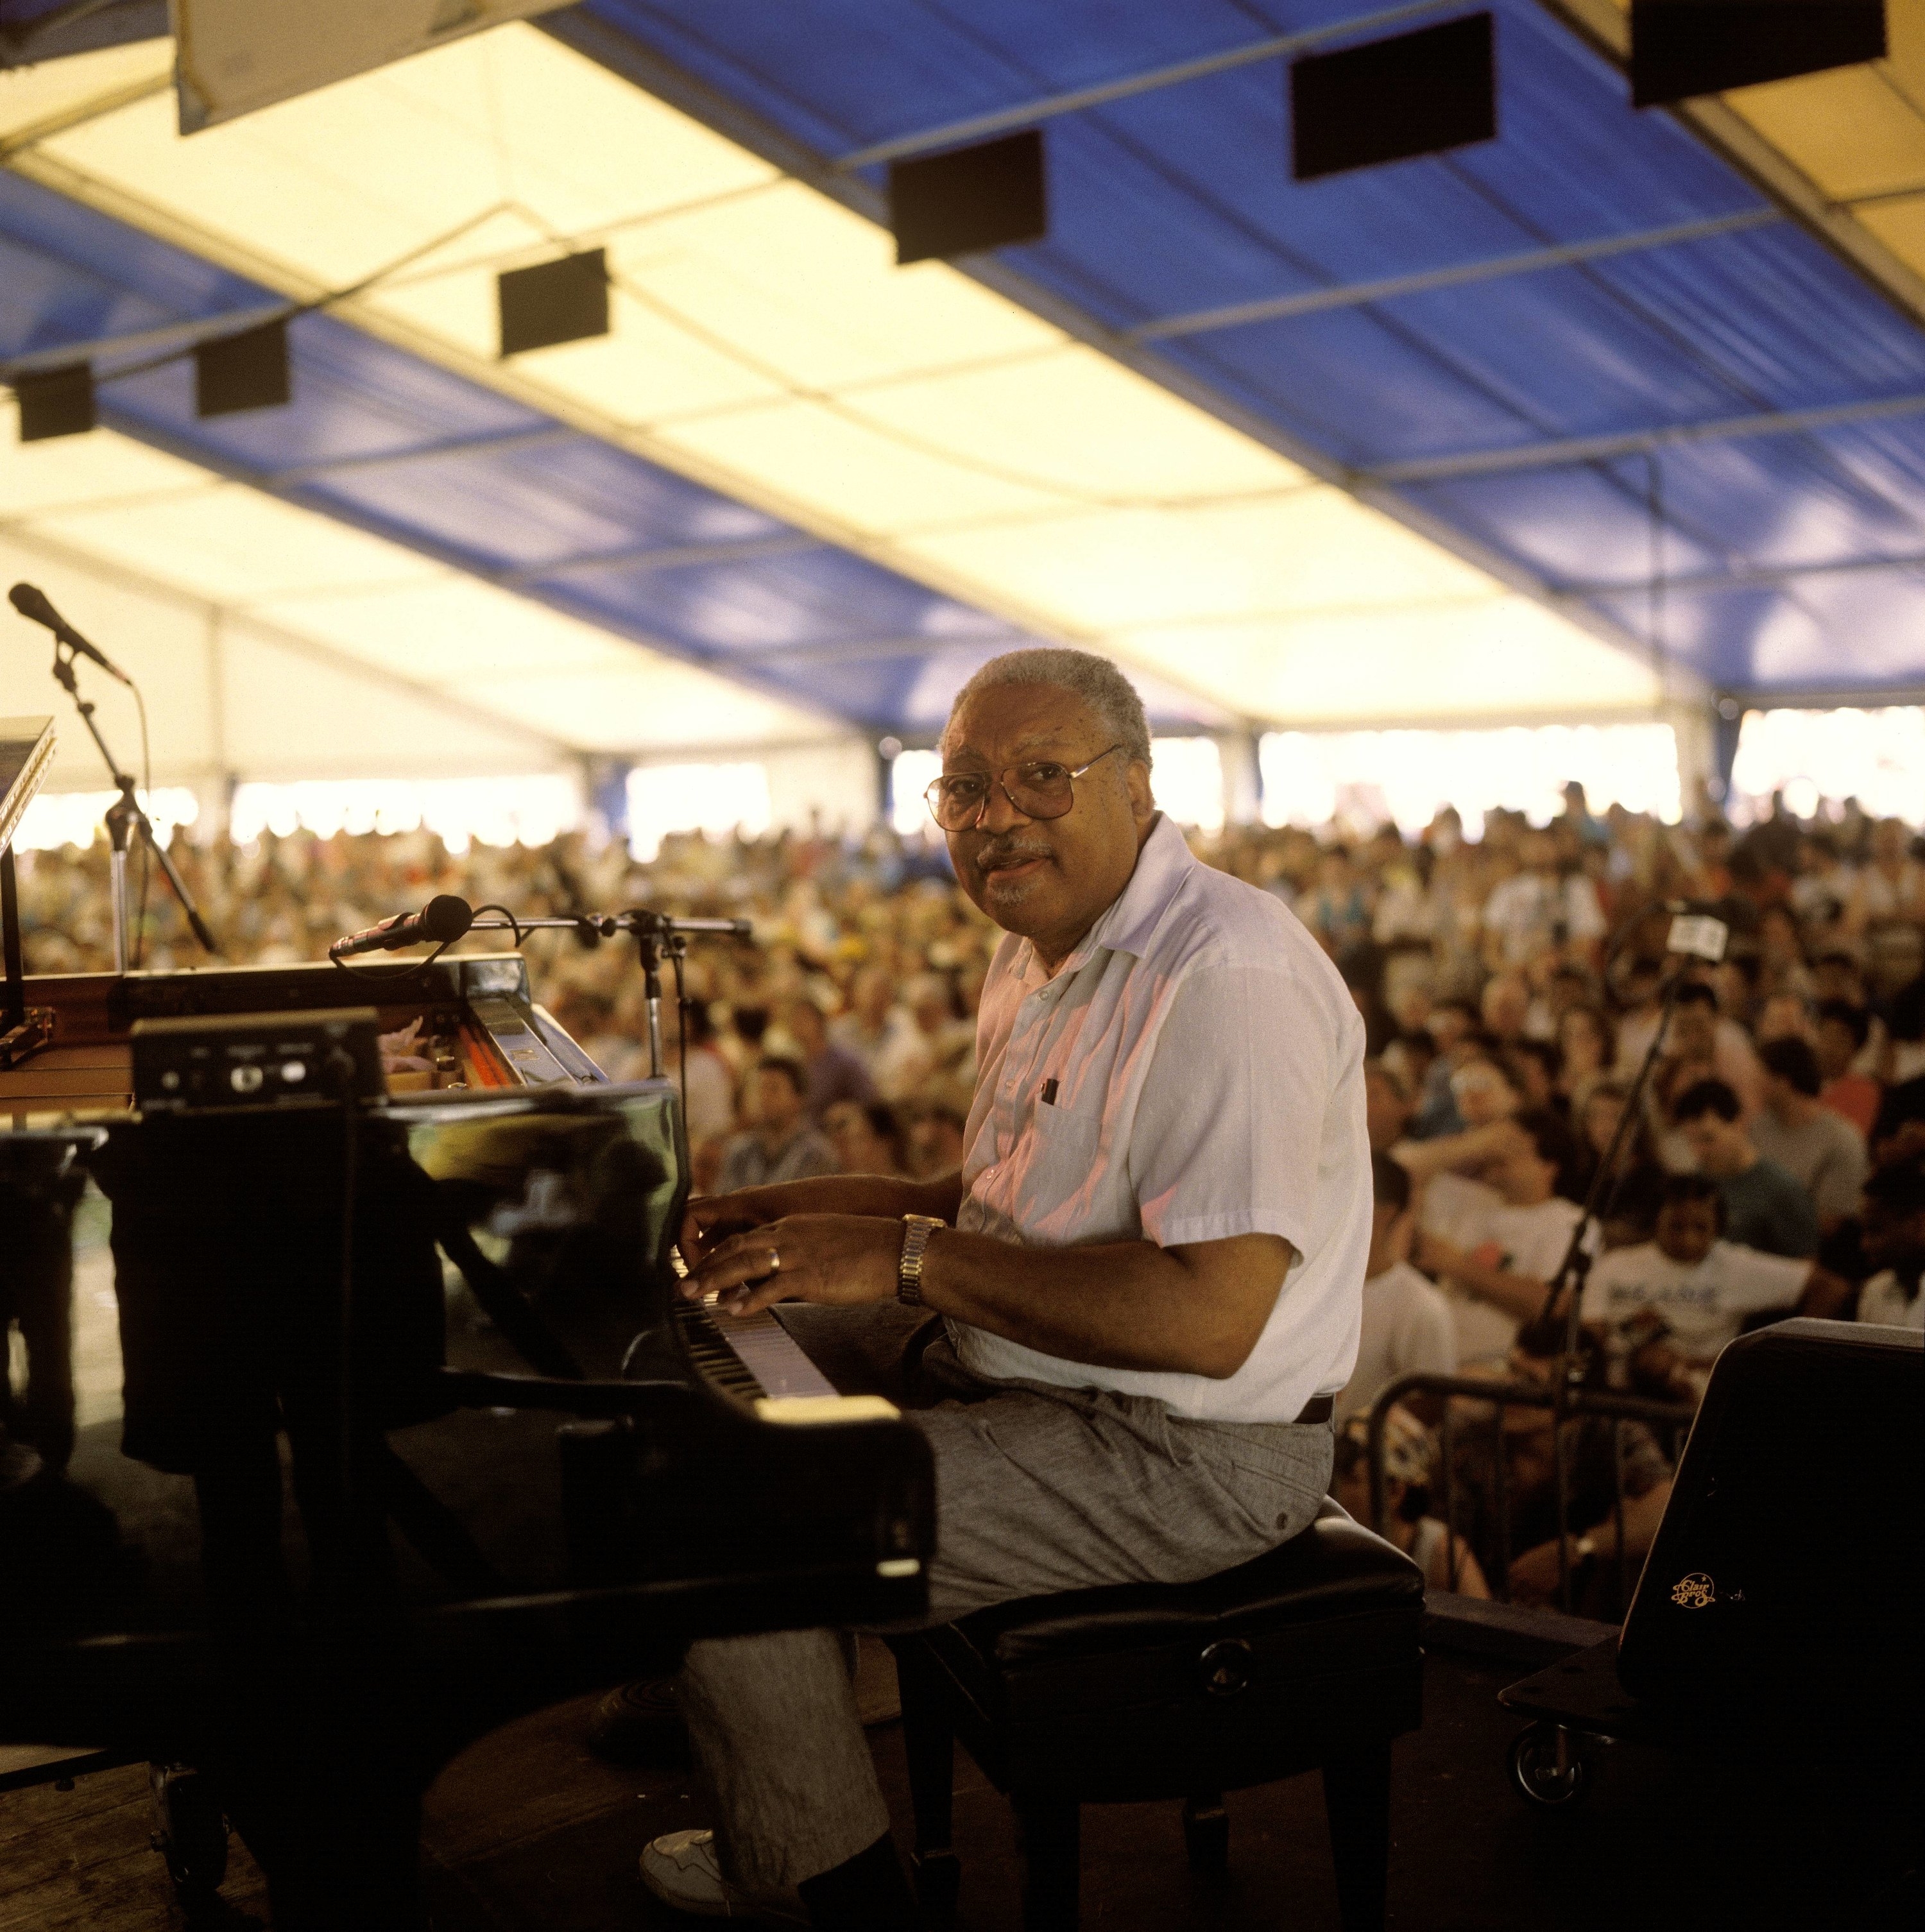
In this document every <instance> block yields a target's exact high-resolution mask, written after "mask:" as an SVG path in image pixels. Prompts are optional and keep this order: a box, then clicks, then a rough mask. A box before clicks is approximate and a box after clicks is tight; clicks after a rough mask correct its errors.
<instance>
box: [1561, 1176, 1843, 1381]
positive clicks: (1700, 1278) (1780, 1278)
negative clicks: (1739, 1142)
mask: <svg viewBox="0 0 1925 1932" xmlns="http://www.w3.org/2000/svg"><path fill="white" fill-rule="evenodd" d="M1724 1225H1725V1203H1724V1195H1723V1190H1721V1189H1720V1187H1719V1186H1718V1184H1717V1181H1714V1180H1713V1179H1712V1178H1711V1177H1710V1176H1709V1175H1702V1174H1675V1175H1672V1177H1671V1178H1670V1179H1669V1181H1666V1183H1665V1186H1664V1193H1663V1196H1662V1197H1661V1199H1660V1202H1659V1206H1658V1214H1657V1238H1656V1239H1655V1240H1654V1241H1645V1242H1642V1243H1640V1244H1639V1245H1638V1246H1637V1247H1634V1248H1613V1249H1612V1250H1611V1252H1610V1253H1609V1254H1606V1255H1603V1256H1600V1257H1599V1258H1598V1259H1597V1261H1596V1262H1594V1263H1593V1264H1592V1266H1591V1277H1590V1279H1589V1280H1588V1281H1587V1282H1586V1283H1585V1289H1584V1319H1585V1322H1587V1323H1588V1324H1590V1325H1593V1326H1594V1327H1595V1328H1597V1329H1598V1330H1599V1331H1600V1332H1601V1334H1602V1335H1603V1339H1604V1341H1605V1346H1606V1354H1607V1356H1609V1357H1611V1358H1614V1359H1616V1358H1627V1357H1628V1356H1629V1355H1630V1354H1631V1353H1632V1352H1635V1351H1636V1350H1639V1349H1646V1348H1655V1347H1657V1346H1659V1345H1660V1344H1662V1345H1663V1346H1666V1349H1667V1350H1668V1352H1669V1354H1670V1355H1673V1356H1675V1357H1676V1358H1678V1360H1679V1361H1680V1362H1681V1364H1682V1365H1683V1367H1684V1375H1685V1379H1686V1382H1687V1387H1688V1388H1689V1389H1690V1391H1693V1392H1695V1393H1696V1394H1702V1393H1703V1390H1704V1383H1705V1376H1706V1374H1707V1373H1708V1371H1709V1370H1710V1367H1711V1363H1712V1362H1713V1361H1714V1359H1715V1358H1716V1357H1717V1354H1718V1352H1719V1350H1720V1349H1722V1348H1723V1347H1724V1346H1725V1344H1726V1343H1727V1342H1729V1341H1731V1340H1732V1339H1733V1338H1734V1337H1735V1336H1736V1335H1737V1334H1738V1331H1739V1330H1740V1329H1741V1328H1742V1327H1743V1325H1744V1319H1745V1317H1746V1316H1748V1315H1756V1314H1759V1313H1763V1312H1765V1311H1766V1310H1771V1309H1782V1310H1785V1311H1786V1312H1787V1313H1789V1312H1790V1310H1792V1309H1793V1308H1795V1307H1797V1306H1798V1304H1799V1302H1800V1301H1801V1300H1802V1299H1803V1298H1804V1295H1805V1292H1806V1291H1807V1289H1809V1288H1810V1286H1812V1280H1813V1276H1814V1275H1815V1274H1819V1273H1821V1272H1822V1271H1819V1269H1818V1268H1816V1265H1814V1264H1813V1263H1812V1262H1809V1261H1801V1260H1796V1259H1790V1258H1788V1257H1787V1256H1783V1255H1768V1254H1763V1253H1760V1252H1759V1250H1757V1249H1756V1248H1747V1247H1742V1246H1741V1245H1740V1244H1738V1243H1737V1242H1735V1241H1725V1240H1723V1238H1722V1236H1723V1231H1724ZM1652 1318H1655V1319H1652ZM1634 1370H1636V1364H1634V1363H1633V1362H1631V1361H1629V1360H1628V1359H1627V1360H1626V1361H1624V1363H1623V1365H1622V1372H1621V1373H1617V1374H1615V1375H1614V1376H1613V1379H1614V1381H1617V1382H1627V1381H1629V1380H1632V1379H1634ZM1650 1392H1651V1393H1654V1394H1655V1393H1657V1391H1650ZM1679 1393H1681V1394H1682V1393H1684V1391H1679Z"/></svg>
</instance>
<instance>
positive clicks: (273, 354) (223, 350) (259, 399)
mask: <svg viewBox="0 0 1925 1932" xmlns="http://www.w3.org/2000/svg"><path fill="white" fill-rule="evenodd" d="M193 376H194V413H195V415H196V416H238V414H239V413H241V411H242V410H271V409H277V408H278V407H280V404H283V403H285V402H286V401H289V399H290V398H292V395H293V394H294V384H293V378H292V374H291V372H290V371H289V368H288V362H287V323H286V320H285V318H283V319H282V320H278V321H274V322H268V323H262V325H261V326H260V327H259V328H258V329H244V330H243V331H242V332H241V334H239V335H226V336H223V337H222V338H220V341H217V342H203V343H202V344H201V345H200V347H199V348H197V349H196V350H195V351H194V353H193Z"/></svg>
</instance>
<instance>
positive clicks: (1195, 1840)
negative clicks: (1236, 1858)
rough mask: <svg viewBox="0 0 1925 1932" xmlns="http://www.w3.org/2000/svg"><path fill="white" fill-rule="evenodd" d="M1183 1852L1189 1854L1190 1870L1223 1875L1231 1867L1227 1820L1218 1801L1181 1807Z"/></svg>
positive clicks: (1193, 1802) (1228, 1822)
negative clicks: (1221, 1873)
mask: <svg viewBox="0 0 1925 1932" xmlns="http://www.w3.org/2000/svg"><path fill="white" fill-rule="evenodd" d="M1183 1849H1184V1850H1185V1851H1186V1852H1188V1853H1189V1861H1190V1869H1191V1870H1192V1871H1198V1872H1223V1871H1227V1870H1228V1869H1229V1867H1230V1820H1229V1818H1228V1816H1227V1815H1226V1814H1225V1811H1224V1809H1223V1805H1222V1801H1221V1800H1220V1799H1213V1800H1210V1801H1208V1802H1205V1803H1204V1804H1201V1805H1199V1804H1198V1803H1197V1802H1195V1799H1191V1800H1189V1801H1188V1802H1186V1804H1185V1805H1184V1806H1183Z"/></svg>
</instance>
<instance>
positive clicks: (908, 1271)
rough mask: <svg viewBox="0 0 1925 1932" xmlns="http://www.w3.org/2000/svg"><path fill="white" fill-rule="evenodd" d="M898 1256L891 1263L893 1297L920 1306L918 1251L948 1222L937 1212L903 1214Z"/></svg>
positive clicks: (920, 1285) (920, 1270) (905, 1303)
mask: <svg viewBox="0 0 1925 1932" xmlns="http://www.w3.org/2000/svg"><path fill="white" fill-rule="evenodd" d="M902 1219H903V1223H904V1226H903V1231H902V1259H901V1260H900V1261H899V1262H897V1263H896V1265H895V1298H896V1300H897V1301H899V1302H901V1303H902V1304H903V1305H904V1307H908V1308H920V1307H922V1251H923V1250H924V1249H925V1248H926V1247H928V1245H929V1237H930V1236H931V1235H933V1234H934V1232H936V1230H937V1229H938V1228H946V1227H947V1226H949V1223H947V1222H946V1221H945V1220H943V1218H942V1217H941V1216H940V1215H939V1214H905V1215H904V1216H903V1217H902Z"/></svg>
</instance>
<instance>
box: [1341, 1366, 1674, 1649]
mask: <svg viewBox="0 0 1925 1932" xmlns="http://www.w3.org/2000/svg"><path fill="white" fill-rule="evenodd" d="M1411 1396H1416V1397H1425V1396H1436V1397H1441V1398H1442V1414H1441V1417H1440V1418H1439V1420H1438V1470H1439V1473H1440V1475H1441V1478H1442V1481H1443V1488H1444V1548H1445V1551H1446V1553H1447V1561H1448V1562H1449V1565H1450V1585H1451V1588H1452V1589H1456V1586H1457V1581H1458V1578H1459V1574H1460V1572H1461V1569H1462V1559H1461V1558H1460V1556H1459V1551H1460V1550H1462V1549H1465V1548H1468V1538H1465V1537H1464V1536H1462V1535H1460V1534H1459V1529H1458V1514H1459V1512H1458V1508H1457V1467H1456V1464H1457V1454H1456V1449H1457V1441H1456V1439H1457V1430H1458V1426H1459V1418H1458V1417H1457V1415H1456V1412H1455V1408H1454V1404H1453V1400H1452V1399H1453V1397H1465V1398H1468V1400H1472V1401H1474V1402H1478V1403H1483V1404H1485V1405H1486V1406H1487V1407H1489V1409H1490V1412H1491V1418H1490V1430H1491V1449H1492V1453H1491V1470H1492V1489H1493V1490H1494V1492H1495V1495H1494V1497H1493V1499H1492V1501H1493V1508H1492V1514H1493V1515H1494V1516H1495V1519H1496V1532H1497V1545H1496V1556H1497V1562H1496V1564H1495V1574H1494V1575H1492V1576H1491V1577H1489V1578H1488V1579H1487V1580H1488V1582H1489V1585H1490V1588H1491V1592H1492V1595H1493V1596H1495V1598H1498V1600H1499V1601H1501V1602H1507V1601H1509V1599H1510V1566H1511V1562H1512V1556H1513V1553H1512V1550H1511V1511H1510V1463H1509V1459H1508V1457H1507V1454H1506V1447H1505V1436H1504V1415H1505V1412H1506V1411H1507V1410H1508V1409H1549V1410H1552V1412H1554V1419H1553V1421H1552V1433H1551V1442H1552V1481H1553V1484H1554V1486H1555V1490H1556V1493H1557V1520H1558V1539H1557V1540H1558V1607H1559V1608H1560V1609H1561V1610H1570V1607H1571V1575H1572V1565H1571V1541H1572V1538H1573V1530H1572V1529H1571V1524H1570V1475H1571V1472H1570V1467H1569V1461H1568V1454H1567V1443H1566V1438H1565V1432H1564V1428H1563V1427H1562V1424H1564V1422H1565V1421H1567V1420H1570V1419H1571V1418H1583V1417H1590V1416H1595V1417H1600V1418H1608V1419H1609V1421H1610V1424H1611V1463H1612V1527H1613V1529H1614V1532H1615V1535H1614V1536H1613V1539H1612V1540H1613V1541H1614V1542H1615V1544H1616V1551H1617V1564H1618V1607H1619V1613H1620V1614H1622V1613H1623V1612H1624V1610H1625V1609H1626V1608H1627V1607H1629V1605H1630V1600H1631V1561H1630V1554H1629V1553H1628V1552H1627V1550H1626V1549H1625V1547H1624V1425H1625V1424H1626V1423H1627V1422H1642V1423H1644V1424H1647V1425H1648V1427H1651V1428H1652V1429H1654V1430H1657V1431H1659V1432H1660V1433H1661V1434H1662V1435H1663V1436H1668V1437H1669V1441H1668V1442H1666V1444H1665V1448H1666V1454H1667V1455H1668V1456H1669V1458H1670V1460H1671V1463H1672V1467H1673V1468H1674V1469H1675V1468H1676V1467H1677V1465H1678V1456H1679V1454H1680V1453H1681V1451H1682V1449H1683V1447H1684V1438H1685V1436H1687V1435H1688V1434H1689V1433H1690V1427H1691V1422H1692V1418H1693V1417H1694V1416H1695V1415H1696V1414H1697V1409H1696V1406H1695V1405H1694V1404H1693V1403H1673V1402H1652V1401H1649V1400H1647V1399H1645V1397H1642V1396H1633V1395H1618V1394H1614V1393H1613V1392H1612V1391H1609V1390H1603V1389H1587V1388H1563V1389H1560V1388H1556V1387H1555V1386H1553V1385H1549V1384H1544V1383H1537V1382H1492V1381H1486V1380H1485V1379H1483V1378H1481V1377H1479V1376H1438V1375H1410V1376H1399V1378H1398V1379H1396V1381H1395V1382H1392V1383H1390V1384H1389V1385H1388V1386H1387V1387H1386V1388H1384V1390H1383V1391H1381V1393H1380V1394H1378V1397H1377V1399H1376V1400H1375V1402H1373V1403H1372V1404H1371V1406H1370V1412H1369V1424H1368V1430H1369V1433H1368V1436H1367V1437H1366V1445H1367V1446H1366V1454H1367V1455H1368V1457H1369V1470H1370V1526H1371V1528H1372V1529H1374V1530H1375V1532H1377V1534H1378V1535H1379V1536H1381V1535H1384V1534H1385V1530H1384V1519H1385V1514H1386V1490H1385V1480H1386V1479H1385V1473H1384V1432H1385V1429H1386V1427H1387V1423H1388V1420H1389V1417H1390V1411H1391V1410H1392V1409H1393V1408H1394V1407H1396V1406H1397V1405H1398V1404H1399V1403H1402V1402H1404V1401H1405V1399H1406V1398H1407V1397H1411ZM1432 1502H1433V1504H1434V1503H1435V1493H1433V1496H1432ZM1576 1534H1578V1535H1582V1534H1583V1532H1582V1531H1581V1530H1580V1531H1579V1532H1576Z"/></svg>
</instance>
